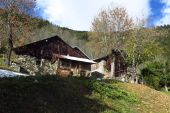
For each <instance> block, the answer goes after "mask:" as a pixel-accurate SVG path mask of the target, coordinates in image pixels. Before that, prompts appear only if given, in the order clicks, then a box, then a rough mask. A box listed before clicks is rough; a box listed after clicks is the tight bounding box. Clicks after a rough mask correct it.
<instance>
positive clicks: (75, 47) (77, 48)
mask: <svg viewBox="0 0 170 113" xmlns="http://www.w3.org/2000/svg"><path fill="white" fill-rule="evenodd" d="M73 48H74V49H76V50H78V51H79V52H81V53H82V54H84V55H85V56H86V57H87V58H88V59H90V58H89V57H88V55H87V54H86V53H85V52H84V51H83V50H82V49H80V48H79V47H78V46H74V47H73Z"/></svg>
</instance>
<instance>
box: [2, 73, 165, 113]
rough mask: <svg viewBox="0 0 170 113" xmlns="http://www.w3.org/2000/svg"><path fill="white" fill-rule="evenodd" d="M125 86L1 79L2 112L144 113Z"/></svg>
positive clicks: (44, 78)
mask: <svg viewBox="0 0 170 113" xmlns="http://www.w3.org/2000/svg"><path fill="white" fill-rule="evenodd" d="M122 84H124V83H120V82H116V81H111V80H103V81H96V80H92V79H87V78H77V77H68V78H60V77H58V76H29V77H15V78H1V79H0V113H145V111H144V110H138V109H137V106H138V107H140V106H139V105H143V104H142V100H141V98H140V97H138V96H137V95H136V94H135V93H134V92H132V91H130V90H127V89H126V88H124V87H122ZM160 113H161V112H160ZM164 113H165V112H164Z"/></svg>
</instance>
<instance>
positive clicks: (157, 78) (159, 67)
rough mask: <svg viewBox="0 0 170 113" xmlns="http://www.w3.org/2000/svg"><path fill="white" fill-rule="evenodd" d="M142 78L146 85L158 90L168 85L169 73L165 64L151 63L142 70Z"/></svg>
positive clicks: (169, 80) (169, 81)
mask: <svg viewBox="0 0 170 113" xmlns="http://www.w3.org/2000/svg"><path fill="white" fill-rule="evenodd" d="M141 74H142V77H143V78H144V82H146V84H147V85H149V86H151V87H153V88H155V89H160V88H161V87H163V86H164V85H167V84H169V83H170V71H169V67H167V65H166V64H164V63H160V62H151V63H149V64H147V65H146V67H145V68H143V69H142V72H141Z"/></svg>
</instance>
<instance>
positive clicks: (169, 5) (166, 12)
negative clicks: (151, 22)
mask: <svg viewBox="0 0 170 113" xmlns="http://www.w3.org/2000/svg"><path fill="white" fill-rule="evenodd" d="M162 3H165V4H166V5H165V7H164V8H163V9H162V14H163V17H162V18H161V19H160V20H159V21H158V22H157V23H156V25H165V24H170V0H162Z"/></svg>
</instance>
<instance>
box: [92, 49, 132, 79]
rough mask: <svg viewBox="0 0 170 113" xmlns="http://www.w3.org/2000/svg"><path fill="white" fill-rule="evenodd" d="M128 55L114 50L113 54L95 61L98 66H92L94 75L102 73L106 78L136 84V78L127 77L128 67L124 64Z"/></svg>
mask: <svg viewBox="0 0 170 113" xmlns="http://www.w3.org/2000/svg"><path fill="white" fill-rule="evenodd" d="M125 57H126V54H125V53H124V52H123V51H120V50H112V52H111V53H110V54H108V55H106V56H103V57H100V58H97V59H95V60H94V61H95V62H96V64H93V65H92V75H93V73H96V72H98V73H101V74H103V75H104V78H109V79H116V80H120V81H126V82H131V81H133V82H134V78H132V77H131V76H130V75H127V69H128V68H127V65H126V64H125V62H124V58H125Z"/></svg>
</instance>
